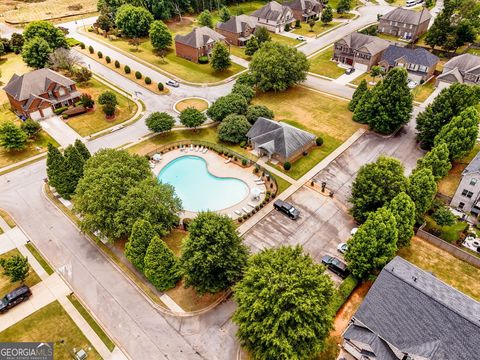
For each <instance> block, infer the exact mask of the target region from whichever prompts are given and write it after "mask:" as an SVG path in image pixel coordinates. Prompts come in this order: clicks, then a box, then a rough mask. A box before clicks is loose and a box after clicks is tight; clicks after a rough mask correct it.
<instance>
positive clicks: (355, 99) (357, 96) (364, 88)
mask: <svg viewBox="0 0 480 360" xmlns="http://www.w3.org/2000/svg"><path fill="white" fill-rule="evenodd" d="M367 92H368V85H367V80H365V79H363V80H362V82H361V83H360V85H358V87H357V88H356V89H355V92H354V93H353V96H352V100H350V102H349V103H348V110H350V111H355V108H356V107H357V105H358V103H359V102H360V100H361V99H362V97H363V96H364V95H365V94H366V93H367Z"/></svg>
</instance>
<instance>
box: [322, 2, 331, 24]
mask: <svg viewBox="0 0 480 360" xmlns="http://www.w3.org/2000/svg"><path fill="white" fill-rule="evenodd" d="M320 20H322V22H323V24H324V25H327V24H328V23H330V22H331V21H332V20H333V11H332V7H331V6H330V5H327V6H326V7H325V9H324V10H323V12H322V16H321V18H320Z"/></svg>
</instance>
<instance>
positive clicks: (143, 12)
mask: <svg viewBox="0 0 480 360" xmlns="http://www.w3.org/2000/svg"><path fill="white" fill-rule="evenodd" d="M152 22H153V15H152V14H150V12H149V11H148V10H147V9H145V8H144V7H142V6H133V5H130V4H125V5H122V6H120V8H119V9H118V10H117V13H116V20H115V24H116V25H117V27H118V29H120V30H121V31H122V34H124V35H125V36H128V37H130V38H140V37H144V36H147V35H148V31H149V30H150V24H151V23H152Z"/></svg>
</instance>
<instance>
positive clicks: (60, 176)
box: [47, 143, 65, 189]
mask: <svg viewBox="0 0 480 360" xmlns="http://www.w3.org/2000/svg"><path fill="white" fill-rule="evenodd" d="M64 176H65V159H64V157H63V155H62V153H61V152H60V151H59V150H58V149H57V148H56V147H55V146H54V145H53V144H52V143H49V144H48V153H47V177H48V183H49V184H50V185H51V186H52V187H54V188H55V189H56V188H60V187H61V186H63V183H64Z"/></svg>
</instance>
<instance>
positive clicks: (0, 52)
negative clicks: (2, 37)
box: [0, 42, 7, 59]
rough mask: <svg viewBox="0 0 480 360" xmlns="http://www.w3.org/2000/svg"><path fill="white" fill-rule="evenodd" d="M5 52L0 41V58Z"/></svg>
mask: <svg viewBox="0 0 480 360" xmlns="http://www.w3.org/2000/svg"><path fill="white" fill-rule="evenodd" d="M6 53H7V52H6V51H5V46H4V45H3V43H2V42H0V59H1V58H2V56H3V55H5V54H6Z"/></svg>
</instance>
